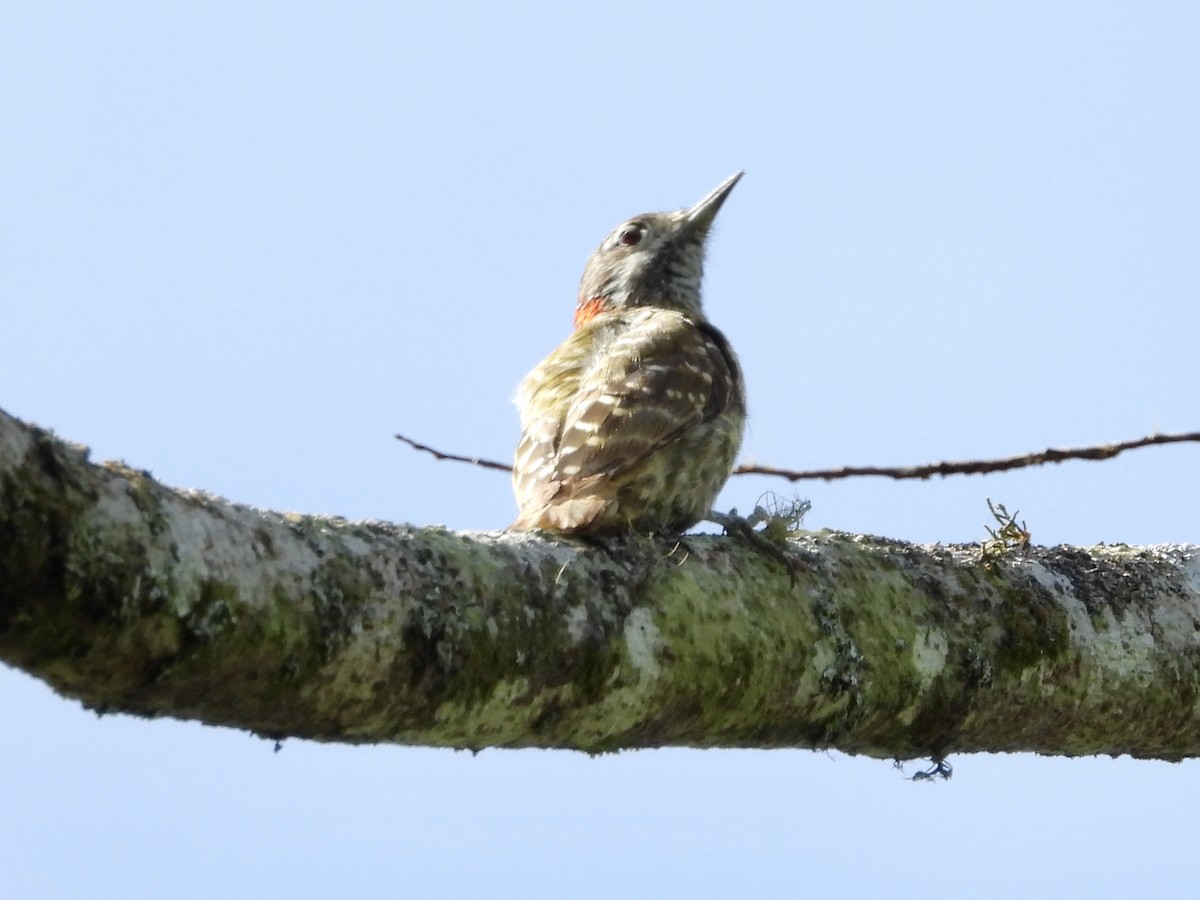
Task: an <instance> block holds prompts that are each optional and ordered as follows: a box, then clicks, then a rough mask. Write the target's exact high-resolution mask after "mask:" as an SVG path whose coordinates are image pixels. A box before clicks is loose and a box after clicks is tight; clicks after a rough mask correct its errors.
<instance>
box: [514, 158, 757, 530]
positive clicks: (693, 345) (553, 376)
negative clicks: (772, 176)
mask: <svg viewBox="0 0 1200 900" xmlns="http://www.w3.org/2000/svg"><path fill="white" fill-rule="evenodd" d="M742 174H743V173H741V172H738V173H737V174H735V175H734V176H732V177H731V178H729V179H727V180H726V181H725V182H723V183H722V184H721V185H719V186H718V187H717V188H716V189H715V190H713V191H712V192H711V193H710V194H709V195H708V196H706V197H705V198H704V199H703V200H701V201H700V202H699V203H697V204H696V205H695V206H693V207H692V208H691V209H685V210H679V211H677V212H668V213H646V214H644V215H640V216H634V217H633V218H632V219H629V220H628V221H627V222H624V223H622V224H621V225H619V226H618V227H617V228H616V229H615V230H614V231H613V232H612V233H611V234H609V236H608V237H606V238H605V239H604V241H603V242H602V243H601V244H600V246H599V247H597V248H596V251H595V252H594V253H593V254H592V255H591V257H590V258H589V259H588V261H587V265H586V267H585V268H584V271H583V278H582V280H581V282H580V285H579V302H578V305H577V307H576V309H575V330H574V332H573V333H572V334H571V336H570V337H568V338H567V339H566V340H565V341H564V342H563V343H562V344H560V345H559V346H558V348H557V349H555V350H554V351H553V352H552V353H551V354H550V355H549V356H547V357H546V358H545V359H544V360H542V362H541V363H540V364H539V365H538V366H537V368H535V369H534V370H533V371H532V372H530V373H529V374H528V375H527V376H526V377H525V379H524V380H523V381H522V382H521V384H520V385H519V386H518V388H517V394H516V404H517V408H518V409H519V411H520V414H521V429H522V432H523V433H522V437H521V442H520V444H519V445H518V447H517V452H516V458H515V461H514V465H513V489H514V491H515V493H516V496H517V505H518V506H519V507H520V514H519V516H518V517H517V520H516V522H514V523H513V524H512V525H511V526H510V529H511V530H514V531H528V530H530V529H535V528H540V529H546V530H550V531H560V532H566V533H569V534H585V535H591V534H597V535H599V534H612V533H617V532H625V531H636V532H640V533H647V532H654V533H664V532H670V533H678V532H681V531H683V530H684V529H686V528H689V527H690V526H692V525H694V524H695V523H696V522H698V521H700V520H701V519H703V518H704V517H705V516H706V515H708V513H709V510H710V509H711V507H712V503H713V500H715V499H716V496H717V493H718V492H719V491H720V490H721V487H722V485H724V484H725V480H726V479H727V478H728V477H729V472H730V470H731V469H732V467H733V461H734V458H735V457H736V456H737V451H738V447H739V446H740V445H741V442H742V432H743V430H744V428H745V424H746V395H745V389H744V387H743V385H742V374H741V369H740V368H739V366H738V361H737V357H736V356H734V353H733V350H732V349H731V348H730V346H729V342H728V341H727V340H726V339H725V336H724V335H723V334H721V332H720V331H718V330H717V329H716V328H715V327H714V326H713V325H711V324H710V323H709V321H708V319H707V318H706V317H705V315H704V310H703V308H702V307H701V304H700V280H701V276H702V274H703V270H704V250H705V244H706V242H707V239H708V234H709V230H710V228H711V227H712V223H713V219H714V218H715V217H716V215H717V212H718V210H720V208H721V205H722V204H723V203H724V202H725V199H726V198H727V197H728V196H729V193H730V191H732V190H733V187H734V185H736V184H737V183H738V180H739V179H740V178H741V177H742Z"/></svg>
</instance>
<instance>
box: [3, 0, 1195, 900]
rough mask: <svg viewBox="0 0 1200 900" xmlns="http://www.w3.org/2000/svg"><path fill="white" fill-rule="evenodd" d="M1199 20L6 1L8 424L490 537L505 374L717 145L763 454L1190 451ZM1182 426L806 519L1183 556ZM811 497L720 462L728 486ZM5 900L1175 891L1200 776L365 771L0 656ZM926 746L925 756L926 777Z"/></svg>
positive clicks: (679, 192) (867, 494) (723, 306)
mask: <svg viewBox="0 0 1200 900" xmlns="http://www.w3.org/2000/svg"><path fill="white" fill-rule="evenodd" d="M1198 101H1200V8H1198V7H1195V6H1193V5H1191V4H1170V3H1149V4H1137V5H1135V4H1128V5H1121V4H1105V3H1086V4H1084V3H1079V4H1070V3H1056V4H1033V3H1029V4H1003V5H997V6H995V7H992V8H987V9H984V8H981V7H980V6H977V5H967V4H950V3H947V4H940V3H922V4H906V5H903V6H902V5H899V4H853V5H851V4H832V3H822V4H814V3H802V4H782V3H781V4H771V3H762V4H754V3H751V4H738V5H733V4H730V5H723V4H695V3H692V4H683V3H662V4H656V5H646V4H627V3H607V4H603V5H600V6H578V7H573V8H566V7H564V6H559V5H552V4H525V5H521V6H520V7H518V8H515V9H502V8H499V7H496V6H493V5H490V4H479V5H470V4H466V5H459V6H451V5H446V6H439V5H437V4H413V5H411V6H410V5H400V4H374V3H365V2H364V3H348V4H337V5H333V4H329V5H324V6H318V5H315V4H279V3H258V4H254V5H253V6H252V8H249V9H247V8H246V5H245V4H232V3H216V4H204V5H202V6H201V5H183V4H145V3H132V2H131V3H125V4H121V5H119V7H116V8H113V7H109V8H101V7H100V6H98V5H94V4H78V3H77V4H56V3H12V4H6V5H5V6H4V8H3V9H2V10H0V118H2V120H3V121H4V123H5V125H4V128H3V129H0V197H3V198H4V199H3V201H2V202H0V247H2V248H3V249H2V250H0V258H2V261H0V311H2V313H3V323H4V327H3V332H2V333H3V335H4V338H5V340H4V353H2V354H0V386H2V387H3V392H2V393H0V407H3V408H4V409H6V410H7V411H9V412H10V413H13V414H15V415H18V416H21V417H23V418H26V419H28V420H31V421H35V422H37V423H39V424H41V425H44V426H48V427H52V428H54V429H55V430H56V431H57V432H58V433H60V434H61V435H63V436H64V437H67V438H70V439H72V440H75V441H79V442H83V443H86V444H89V445H90V446H91V447H92V449H93V453H94V455H95V456H96V457H97V458H101V459H103V458H121V459H124V460H126V461H127V462H128V463H130V464H131V465H134V466H137V467H139V468H146V469H149V470H151V471H152V472H153V473H154V474H155V475H156V476H157V477H158V478H160V479H161V480H163V481H165V482H167V483H169V484H173V485H178V486H181V487H197V488H204V489H207V490H210V491H213V492H216V493H218V494H221V495H223V496H226V497H228V498H230V499H232V500H236V501H239V502H243V503H249V504H254V505H258V506H263V507H270V508H277V509H287V510H297V511H302V512H310V513H330V514H339V515H344V516H347V517H350V518H379V519H387V520H393V521H403V522H412V523H418V524H434V523H442V524H446V525H448V526H450V527H453V528H460V529H474V530H492V529H497V528H500V527H502V526H503V525H505V524H506V523H507V522H508V521H510V520H511V519H512V517H513V515H514V513H515V508H514V504H513V501H512V497H511V492H510V489H509V485H508V483H507V480H506V479H505V478H504V477H503V476H500V475H497V474H496V473H493V472H486V471H479V470H475V469H471V468H468V467H464V466H458V465H451V464H448V463H436V462H434V461H433V460H431V459H429V458H427V457H423V456H420V455H417V454H414V453H412V452H411V451H408V450H406V449H404V448H402V447H400V446H399V445H397V444H396V442H395V441H394V440H393V439H392V437H391V435H392V434H393V433H394V432H396V431H403V432H405V433H408V434H411V435H413V436H414V437H417V438H419V439H423V440H426V441H429V442H431V443H435V444H437V445H438V446H441V447H444V448H447V449H456V450H459V451H462V452H469V453H478V454H481V455H485V456H491V457H497V458H507V457H508V456H509V455H510V454H511V452H512V448H513V447H514V445H515V443H516V439H517V420H516V414H515V411H514V410H513V408H512V406H511V404H510V398H511V394H512V390H513V387H514V386H515V385H516V383H517V381H519V379H520V378H521V377H522V376H523V375H524V374H525V372H526V371H528V370H529V369H530V368H531V367H532V366H533V365H534V364H535V363H536V362H537V361H538V360H539V359H540V358H541V357H542V356H544V355H545V354H546V353H547V352H548V351H549V350H550V349H551V348H552V347H553V346H554V345H555V344H556V343H557V342H558V341H559V340H561V339H562V338H563V337H564V336H565V334H566V333H567V330H568V329H569V327H570V320H571V313H572V310H573V306H574V297H575V288H576V285H577V283H578V279H579V275H580V272H581V271H582V266H583V262H584V260H585V259H586V257H587V255H588V253H590V252H591V250H592V249H593V247H594V246H595V245H596V243H597V242H598V241H599V240H600V238H601V237H602V236H603V235H604V234H605V233H606V232H607V231H608V230H609V229H611V228H612V227H613V226H615V225H616V224H617V223H618V222H620V221H621V220H623V219H625V218H627V217H629V216H630V215H632V214H635V213H638V212H643V211H649V210H658V209H672V208H678V207H681V206H685V205H690V204H691V203H693V202H694V201H696V200H697V199H699V198H700V197H701V196H703V195H704V194H705V193H706V192H707V191H708V190H709V189H710V188H712V187H713V186H714V185H716V184H717V183H718V182H720V181H721V180H722V179H724V178H725V177H726V176H728V175H729V174H731V173H732V172H734V171H736V170H738V169H745V170H746V171H747V175H746V177H745V179H744V180H743V181H742V182H741V183H740V184H739V185H738V187H737V189H736V190H735V191H734V193H733V195H732V196H731V197H730V200H729V202H728V203H727V204H726V205H725V207H724V209H723V210H722V212H721V215H720V218H719V220H718V223H717V224H718V227H717V230H716V233H715V235H714V238H713V241H712V246H711V252H710V255H709V268H708V276H707V279H706V285H705V288H706V304H707V308H708V311H709V314H710V316H711V317H712V319H713V320H714V322H716V323H717V324H718V325H719V326H720V327H721V328H722V329H723V330H724V331H725V332H726V334H727V335H728V336H729V338H730V340H731V341H732V343H733V345H734V346H735V348H736V349H737V350H738V352H739V354H740V356H741V358H742V361H743V364H744V368H745V370H746V378H747V384H748V390H749V396H750V404H751V415H752V420H751V425H750V430H749V432H748V435H747V439H746V443H745V445H744V450H743V456H744V458H745V459H747V460H755V461H759V462H766V463H771V464H775V465H782V466H792V467H802V468H807V467H825V466H839V465H847V464H915V463H922V462H930V461H937V460H941V459H961V458H971V457H984V456H996V455H1007V454H1011V453H1018V452H1023V451H1030V450H1035V449H1041V448H1044V447H1046V446H1051V445H1053V446H1063V445H1080V444H1089V443H1096V442H1104V441H1111V440H1119V439H1125V438H1132V437H1137V436H1141V435H1144V434H1147V433H1150V432H1152V431H1155V430H1161V431H1191V430H1195V429H1197V428H1200V409H1198V407H1200V403H1198V400H1200V374H1198V373H1200V368H1198V366H1197V362H1196V357H1197V349H1198V348H1197V335H1198V334H1200V304H1198V303H1197V296H1198V294H1200V290H1198V289H1200V262H1198V256H1200V255H1198V254H1197V252H1196V248H1197V247H1198V246H1200V116H1198V115H1197V108H1198ZM1197 452H1200V451H1198V450H1197V449H1196V448H1195V446H1194V445H1184V446H1177V447H1168V448H1151V449H1147V450H1143V451H1140V452H1138V453H1135V454H1131V455H1127V456H1125V457H1121V458H1119V459H1116V460H1113V461H1110V462H1107V463H1103V464H1092V463H1073V464H1066V465H1062V466H1058V467H1053V468H1049V469H1043V470H1038V471H1029V472H1021V473H1015V474H1010V475H1004V476H997V477H991V478H986V479H983V478H969V479H967V478H961V479H951V480H944V481H936V482H929V483H914V484H908V483H905V484H893V483H888V482H883V481H879V480H860V481H854V482H834V483H830V484H824V483H820V484H805V485H802V486H801V488H800V493H801V495H802V496H805V497H808V498H809V499H811V500H812V502H813V511H812V513H811V514H810V516H809V519H808V523H807V524H808V525H809V526H810V527H812V528H825V527H827V528H838V529H844V530H847V531H854V532H867V533H873V534H880V535H886V536H888V537H893V538H899V539H904V540H912V541H921V542H935V541H936V542H963V541H973V540H978V539H979V538H980V537H982V536H984V531H983V526H984V524H985V523H986V522H987V521H989V520H988V516H987V507H986V499H987V498H989V497H991V498H992V499H994V500H999V501H1001V502H1003V503H1005V504H1007V505H1008V506H1009V508H1010V509H1019V510H1020V511H1021V515H1022V518H1024V519H1025V520H1026V521H1027V522H1028V524H1029V526H1030V529H1031V530H1032V533H1033V537H1034V540H1035V541H1036V542H1038V543H1041V544H1056V543H1071V544H1084V545H1086V544H1092V543H1097V542H1101V541H1104V542H1110V543H1114V542H1125V543H1130V544H1149V543H1158V542H1184V541H1193V542H1194V541H1196V540H1197V533H1196V530H1195V522H1196V509H1197V507H1198V506H1200V483H1198V481H1197V479H1196V478H1195V471H1196V459H1197ZM768 490H775V491H778V492H780V493H783V494H785V495H790V494H791V493H793V489H792V488H790V487H789V486H787V485H786V484H783V483H780V482H775V481H771V480H769V479H760V478H735V479H733V480H732V481H731V482H730V484H729V485H728V486H727V488H726V490H725V492H724V494H723V495H722V500H721V502H722V504H723V505H725V506H736V507H738V508H741V509H743V510H744V509H748V508H750V507H752V506H753V505H754V503H755V501H756V500H757V499H758V498H759V496H760V495H761V494H762V493H763V492H764V491H768ZM0 709H2V712H0V793H2V794H3V796H4V797H5V804H4V807H5V809H4V813H3V814H2V815H0V846H4V847H5V848H6V851H5V854H4V856H5V858H6V862H5V876H4V880H5V882H6V885H7V887H6V890H7V891H11V893H12V894H13V896H22V897H34V898H39V897H76V896H85V895H86V896H90V897H123V898H128V897H161V896H175V897H193V896H194V897H211V896H214V895H216V894H221V895H227V896H233V897H238V896H245V897H270V896H288V897H310V896H311V897H317V896H331V895H336V894H341V895H351V894H366V893H368V892H370V893H372V894H376V895H378V894H384V893H397V892H401V891H406V890H407V891H412V892H413V893H416V892H417V891H418V890H419V891H420V892H421V893H422V894H424V895H426V896H461V895H463V894H474V895H484V894H490V895H504V894H509V895H521V896H530V897H561V896H613V895H615V894H621V895H626V896H662V895H664V894H676V895H684V894H687V895H692V896H729V895H731V894H738V895H743V896H794V895H796V894H797V893H799V892H801V891H804V892H810V893H817V892H823V893H827V894H828V893H832V894H834V895H839V896H852V895H856V894H857V895H866V894H871V895H886V896H894V897H908V896H921V897H926V896H950V895H953V896H959V897H993V896H994V897H1007V896H1013V895H1020V896H1031V897H1033V896H1062V895H1071V896H1091V897H1105V896H1129V895H1130V894H1131V893H1141V894H1143V895H1154V894H1158V895H1160V896H1187V895H1190V892H1191V890H1192V889H1193V886H1194V884H1195V882H1196V880H1197V877H1198V876H1200V862H1197V857H1196V854H1195V846H1194V835H1195V834H1196V833H1197V831H1198V830H1200V829H1198V826H1200V802H1198V801H1200V785H1198V784H1197V776H1198V770H1197V767H1196V765H1195V764H1194V763H1185V764H1182V765H1167V764H1164V763H1155V762H1134V761H1130V760H1116V761H1113V760H1108V759H1097V760H1050V759H1039V758H1036V757H1032V756H1028V755H1017V756H1003V757H983V756H976V757H964V758H960V759H957V760H954V762H955V764H956V775H955V778H954V780H953V781H951V782H950V783H948V784H940V785H936V786H931V785H914V784H911V783H909V782H907V781H905V780H904V779H903V777H902V775H901V774H900V773H898V772H896V771H895V770H893V768H892V767H891V765H890V764H888V763H886V762H878V761H873V760H862V759H852V758H848V757H844V756H841V755H838V754H823V753H805V752H778V751H777V752H773V753H753V752H724V751H721V752H718V751H708V752H696V751H682V750H669V751H656V752H642V753H636V754H621V755H617V756H611V757H604V758H599V759H589V758H587V757H582V756H578V755H573V754H566V753H546V752H496V751H488V752H484V753H481V754H479V755H478V756H471V755H469V754H466V753H453V752H446V751H432V750H422V749H405V748H395V747H375V748H349V747H337V746H321V745H314V744H305V743H303V742H299V741H289V742H288V743H287V744H286V745H285V747H284V749H283V751H282V752H280V753H278V754H276V753H272V752H271V751H272V748H271V745H270V744H268V743H266V742H263V741H260V740H258V739H255V738H252V737H250V736H247V735H245V734H242V733H238V732H233V731H228V730H222V729H212V728H206V727H202V726H199V725H194V724H183V723H175V722H167V721H158V722H143V721H138V720H132V719H128V718H120V717H106V718H103V719H97V718H96V717H95V716H94V715H92V714H90V713H86V712H84V711H82V710H81V709H79V708H78V706H76V705H75V704H73V703H69V702H66V701H63V700H61V699H58V698H56V697H55V696H54V695H53V694H51V693H50V691H49V690H48V689H46V688H45V687H43V686H41V685H40V684H38V683H36V682H34V681H32V680H31V679H28V678H26V677H25V676H23V675H20V674H17V673H15V672H12V671H11V670H3V671H0ZM911 769H912V767H910V770H911Z"/></svg>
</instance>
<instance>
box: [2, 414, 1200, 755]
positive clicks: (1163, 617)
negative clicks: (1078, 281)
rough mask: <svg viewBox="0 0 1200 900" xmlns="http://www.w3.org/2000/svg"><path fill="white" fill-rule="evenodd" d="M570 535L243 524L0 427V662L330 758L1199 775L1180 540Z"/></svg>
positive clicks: (93, 702) (131, 706)
mask: <svg viewBox="0 0 1200 900" xmlns="http://www.w3.org/2000/svg"><path fill="white" fill-rule="evenodd" d="M787 552H788V553H789V555H790V556H791V557H792V559H793V560H794V561H795V562H796V564H797V570H798V571H797V573H796V578H795V584H794V586H793V585H792V583H791V581H790V578H789V572H788V571H787V568H786V567H785V566H783V565H781V564H780V563H779V562H778V561H777V560H775V559H773V558H771V557H769V556H767V555H765V554H761V553H758V552H756V551H755V550H754V549H753V548H752V547H748V546H747V545H746V544H744V543H742V542H739V541H737V540H734V539H730V538H717V537H695V536H689V537H684V538H679V539H650V538H644V537H636V536H635V537H628V538H626V539H623V540H617V541H614V542H612V543H611V544H606V545H603V546H601V545H596V544H579V543H570V542H566V541H563V540H553V539H549V538H546V537H539V536H537V535H508V534H473V535H472V534H456V533H454V532H450V531H446V530H444V529H439V528H413V527H409V526H401V525H390V524H386V523H380V522H357V523H352V522H347V521H344V520H341V519H327V518H318V517H310V516H299V515H290V514H280V513H273V512H263V511H259V510H254V509H249V508H247V507H244V506H237V505H234V504H230V503H228V502H226V501H223V500H220V499H218V498H215V497H212V496H209V495H206V494H201V493H195V492H188V491H174V490H171V489H169V488H166V487H163V486H162V485H159V484H158V483H156V482H155V481H153V480H152V479H151V478H150V476H149V475H148V473H145V472H139V471H135V470H132V469H129V468H127V467H125V466H122V465H118V464H112V463H108V464H105V465H101V466H96V465H92V464H89V463H88V462H87V459H86V451H85V450H84V449H82V448H79V447H76V446H72V445H68V444H66V443H64V442H62V441H60V440H58V439H56V438H55V437H54V436H52V435H51V434H49V433H48V432H45V431H42V430H40V429H37V428H34V427H31V426H27V425H24V424H22V423H20V422H18V421H17V420H15V419H12V418H10V417H8V416H5V415H3V414H2V413H0V659H3V660H4V661H5V662H6V663H8V664H10V665H13V666H16V667H19V668H21V669H24V670H25V671H27V672H30V673H31V674H33V675H35V676H37V677H39V678H42V679H44V680H45V681H47V682H49V683H50V684H51V685H53V686H54V687H55V688H56V689H57V690H59V691H60V692H61V693H63V694H65V695H67V696H70V697H76V698H79V699H80V700H82V701H83V702H84V703H85V704H86V705H88V706H90V707H93V708H96V709H100V710H119V711H122V712H128V713H133V714H137V715H144V716H160V715H168V716H173V717H176V718H183V719H198V720H201V721H204V722H208V723H211V724H218V725H230V726H235V727H239V728H247V729H250V730H252V731H255V732H258V733H260V734H264V735H269V736H272V737H282V736H288V735H294V736H300V737H308V738H315V739H319V740H336V741H345V742H378V741H389V742H400V743H407V744H425V745H435V746H450V747H469V748H479V747H484V746H508V747H531V746H536V747H571V748H577V749H582V750H587V751H603V750H615V749H618V748H627V747H653V746H664V745H686V746H699V747H713V746H725V747H731V746H734V747H814V748H822V747H836V748H840V749H842V750H845V751H847V752H850V753H865V754H870V755H873V756H879V757H888V758H891V757H896V758H910V757H917V756H929V755H932V756H934V757H936V758H939V759H941V758H944V757H945V756H946V755H947V754H950V753H957V752H970V751H1013V750H1032V751H1037V752H1041V753H1053V754H1072V755H1074V754H1090V753H1112V754H1117V753H1130V754H1133V755H1135V756H1149V757H1158V758H1163V759H1179V758H1182V757H1186V756H1194V755H1197V754H1200V702H1198V699H1197V698H1200V548H1197V547H1194V546H1192V547H1189V546H1178V547H1154V548H1142V549H1138V548H1130V547H1123V546H1113V547H1096V548H1090V549H1079V548H1072V547H1057V548H1036V547H1035V548H1030V550H1029V551H1028V553H1027V555H1024V556H1022V555H1019V554H1015V553H1014V554H1011V555H1004V554H1003V553H1000V554H993V555H992V556H990V557H989V565H988V566H987V567H986V568H985V567H984V566H983V565H981V564H980V549H979V547H977V546H959V547H939V546H932V547H920V546H915V545H910V544H903V543H900V542H896V541H887V540H882V539H878V538H869V537H856V536H852V535H845V534H838V533H829V532H820V533H808V534H803V535H800V536H798V537H795V538H794V539H792V540H791V541H790V542H789V544H788V548H787Z"/></svg>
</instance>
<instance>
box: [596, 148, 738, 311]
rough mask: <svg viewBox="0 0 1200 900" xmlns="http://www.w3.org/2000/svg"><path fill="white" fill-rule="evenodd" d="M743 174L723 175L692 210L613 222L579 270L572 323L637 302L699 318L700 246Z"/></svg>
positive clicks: (702, 244) (702, 268) (651, 214)
mask: <svg viewBox="0 0 1200 900" xmlns="http://www.w3.org/2000/svg"><path fill="white" fill-rule="evenodd" d="M742 174H743V173H741V172H738V173H737V174H735V175H733V176H732V177H730V178H727V179H726V180H725V181H724V182H722V183H721V184H720V185H719V186H718V187H717V188H715V189H714V190H713V191H712V192H711V193H709V195H708V196H707V197H705V198H704V199H703V200H701V201H700V202H699V203H697V204H696V205H695V206H693V207H692V208H691V209H681V210H679V211H677V212H667V213H645V214H644V215H640V216H634V217H633V218H632V219H630V220H629V221H627V222H623V223H622V224H621V225H619V226H617V228H616V229H615V230H614V231H613V232H612V234H610V235H609V236H608V237H606V238H605V239H604V241H603V243H601V244H600V246H599V247H597V248H596V251H595V252H594V253H593V254H592V255H591V257H590V258H589V259H588V262H587V267H586V268H585V269H584V270H583V280H582V281H581V282H580V284H579V306H578V307H577V308H576V310H575V327H576V328H579V327H580V326H582V325H584V324H586V323H587V322H588V321H590V320H591V319H592V318H594V317H595V316H596V315H598V314H600V313H602V312H608V311H611V310H618V309H629V308H633V307H639V306H655V307H663V308H666V309H674V310H678V311H680V312H683V313H686V314H687V315H689V316H692V317H693V318H696V319H703V318H704V313H703V312H702V310H701V307H700V278H701V276H702V275H703V274H704V245H705V242H706V240H707V239H708V232H709V229H710V228H711V227H712V223H713V219H715V218H716V215H717V211H718V210H719V209H720V208H721V204H722V203H724V202H725V198H726V197H728V196H729V192H730V191H732V190H733V186H734V185H735V184H737V183H738V180H739V179H740V178H741V177H742Z"/></svg>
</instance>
